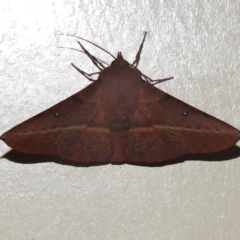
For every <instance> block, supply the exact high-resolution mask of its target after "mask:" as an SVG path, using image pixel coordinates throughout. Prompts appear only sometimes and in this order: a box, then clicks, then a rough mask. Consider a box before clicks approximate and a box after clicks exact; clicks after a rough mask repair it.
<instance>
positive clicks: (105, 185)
mask: <svg viewBox="0 0 240 240" xmlns="http://www.w3.org/2000/svg"><path fill="white" fill-rule="evenodd" d="M239 16H240V2H239V1H238V0H226V1H220V0H218V1H217V0H215V1H206V0H204V1H200V0H195V1H193V0H190V1H188V0H183V1H178V0H161V1H157V0H153V1H151V0H147V1H139V0H138V1H130V0H126V1H110V0H102V1H95V0H92V1H84V0H78V1H77V0H75V1H73V0H69V1H64V0H59V1H53V0H42V1H33V0H31V1H30V0H22V1H18V0H11V1H10V0H1V3H0V56H1V57H0V61H1V63H0V133H3V132H5V131H7V130H8V129H10V128H11V127H13V126H15V125H16V124H18V123H20V122H22V121H24V120H26V119H28V118H29V117H31V116H33V115H35V114H37V113H39V112H41V111H43V110H45V109H47V108H48V107H50V106H52V105H53V104H55V103H57V102H59V101H60V100H63V99H65V98H66V97H68V96H70V95H72V94H73V93H75V92H77V91H79V90H80V89H81V88H83V87H85V86H87V84H88V83H89V82H88V81H87V80H86V79H84V78H83V77H82V76H81V75H80V74H79V73H78V72H76V71H75V70H74V69H73V68H72V67H71V66H70V63H71V62H74V63H75V64H76V65H78V66H81V68H83V69H86V71H88V72H92V71H94V68H93V67H91V64H90V63H89V62H88V61H86V58H85V57H84V56H83V55H82V54H80V53H78V52H76V51H71V50H69V49H60V48H57V47H58V46H64V47H78V45H77V44H76V39H73V38H70V37H66V36H57V35H56V34H58V33H61V34H74V35H77V36H83V37H85V38H87V39H89V40H91V41H93V42H96V43H98V44H99V45H101V46H103V47H105V48H106V49H108V50H109V51H111V52H112V53H113V54H116V53H117V52H118V51H122V53H123V55H124V57H125V58H126V59H127V60H129V62H132V61H133V60H134V56H135V54H136V51H137V48H138V46H139V44H140V42H141V39H142V33H143V31H146V30H147V31H148V32H149V33H148V35H147V38H146V43H145V46H144V50H143V53H142V59H141V62H140V65H139V69H140V70H141V71H142V72H144V73H145V74H146V75H148V76H150V77H152V78H163V77H169V76H174V77H175V79H174V80H172V81H169V82H166V83H162V84H161V85H160V87H161V89H163V90H164V91H166V92H168V93H170V94H172V95H174V96H175V97H177V98H179V99H181V100H184V101H186V102H188V103H190V104H191V105H193V106H195V107H197V108H199V109H201V110H203V111H205V112H207V113H210V114H211V115H214V116H216V117H218V118H220V119H222V120H224V121H226V122H228V123H230V124H232V125H234V126H235V127H237V128H240V120H239V119H240V108H239V103H240V94H239V89H240V81H239V76H240V69H239V62H240V55H239V52H240V47H239V46H240V44H239V37H240V34H239V33H240V19H239ZM92 51H93V52H94V53H95V54H96V55H98V56H100V58H102V59H105V60H107V61H108V62H110V61H111V59H110V58H109V57H108V56H107V55H105V54H103V53H102V52H100V51H98V50H96V49H95V48H92ZM9 150H10V149H9V148H8V147H7V146H6V145H5V144H4V143H3V142H0V156H3V155H4V154H5V153H7V152H8V151H9ZM239 160H240V158H238V159H231V160H229V161H222V162H207V161H187V162H184V163H180V164H176V165H170V166H165V167H157V168H149V167H137V166H131V165H119V166H114V165H105V166H98V167H89V168H81V167H78V168H76V167H72V166H64V165H60V164H56V163H39V164H32V165H31V164H18V163H15V162H12V161H9V160H8V159H4V158H2V159H1V160H0V239H4V240H5V239H10V240H12V239H17V240H21V239H24V240H26V239H48V240H49V239H88V240H89V239H90V240H91V239H104V240H106V239H111V240H112V239H124V240H125V239H129V240H130V239H131V240H133V239H137V240H141V239H144V240H145V239H153V240H155V239H218V240H223V239H226V240H228V239H240V231H239V225H240V218H239V216H240V204H239V203H240V184H239V182H240V175H239V171H240V161H239Z"/></svg>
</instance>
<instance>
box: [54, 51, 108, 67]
mask: <svg viewBox="0 0 240 240" xmlns="http://www.w3.org/2000/svg"><path fill="white" fill-rule="evenodd" d="M57 48H64V49H70V50H74V51H78V52H80V53H85V52H84V51H82V50H79V49H77V48H70V47H61V46H60V47H57ZM95 58H96V59H97V60H98V61H99V62H101V63H103V64H106V65H108V66H109V65H110V64H109V63H107V62H105V61H103V60H102V59H100V58H97V57H95Z"/></svg>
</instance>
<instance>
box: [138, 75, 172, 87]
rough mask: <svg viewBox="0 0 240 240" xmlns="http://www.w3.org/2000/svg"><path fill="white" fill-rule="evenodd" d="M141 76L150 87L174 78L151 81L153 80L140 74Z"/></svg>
mask: <svg viewBox="0 0 240 240" xmlns="http://www.w3.org/2000/svg"><path fill="white" fill-rule="evenodd" d="M142 76H143V78H144V79H145V80H146V81H147V82H149V83H151V84H152V85H155V84H158V83H161V82H165V81H168V80H171V79H174V77H168V78H162V79H156V80H153V79H151V78H150V77H148V76H146V75H144V74H142Z"/></svg>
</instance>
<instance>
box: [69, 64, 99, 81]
mask: <svg viewBox="0 0 240 240" xmlns="http://www.w3.org/2000/svg"><path fill="white" fill-rule="evenodd" d="M71 65H72V66H73V67H74V68H75V69H76V70H77V71H78V72H80V73H81V74H82V75H83V76H84V77H86V78H87V79H88V80H89V81H91V82H94V81H96V80H94V79H92V78H91V76H92V75H95V74H99V72H95V73H86V72H84V71H83V70H81V69H80V68H78V67H77V66H76V65H74V64H73V63H71Z"/></svg>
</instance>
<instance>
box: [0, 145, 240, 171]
mask: <svg viewBox="0 0 240 240" xmlns="http://www.w3.org/2000/svg"><path fill="white" fill-rule="evenodd" d="M239 156H240V147H238V146H236V145H235V146H232V147H230V148H228V149H226V150H223V151H220V152H215V153H207V154H194V155H185V156H183V157H180V158H176V159H172V160H168V161H165V162H162V163H155V164H147V163H141V164H139V163H138V164H134V163H128V164H132V165H137V166H145V167H146V166H147V167H162V166H166V165H173V164H178V163H182V162H185V161H207V162H221V161H228V160H231V159H234V158H237V157H239ZM3 157H4V158H7V159H8V160H9V161H11V162H15V163H20V164H37V163H46V162H55V163H57V164H61V165H69V166H75V167H91V166H100V165H106V164H109V163H108V162H102V163H101V162H98V163H93V164H83V163H76V162H70V161H67V160H64V159H61V158H58V157H53V156H48V155H32V154H24V153H20V152H17V151H14V150H11V151H9V152H8V153H6V154H5V155H4V156H3Z"/></svg>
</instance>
